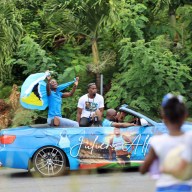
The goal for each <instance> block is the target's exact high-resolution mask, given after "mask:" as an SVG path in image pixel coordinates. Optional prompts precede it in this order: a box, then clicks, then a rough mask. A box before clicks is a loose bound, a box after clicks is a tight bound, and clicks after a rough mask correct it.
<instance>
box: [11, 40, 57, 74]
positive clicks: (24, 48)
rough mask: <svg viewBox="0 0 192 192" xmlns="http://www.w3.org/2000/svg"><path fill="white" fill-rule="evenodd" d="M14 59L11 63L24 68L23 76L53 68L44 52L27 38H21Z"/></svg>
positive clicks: (53, 65)
mask: <svg viewBox="0 0 192 192" xmlns="http://www.w3.org/2000/svg"><path fill="white" fill-rule="evenodd" d="M16 58H17V59H15V60H14V62H13V63H14V64H15V65H20V66H23V67H24V68H25V70H24V71H23V74H32V73H36V72H44V71H46V70H48V69H50V70H52V69H53V67H55V64H53V63H52V60H51V58H50V57H49V56H48V55H47V53H46V52H45V50H43V49H42V48H41V47H40V45H39V44H37V43H36V42H35V41H34V40H33V39H32V38H31V37H29V36H25V37H24V38H23V40H22V43H21V45H20V46H19V49H18V52H17V53H16Z"/></svg>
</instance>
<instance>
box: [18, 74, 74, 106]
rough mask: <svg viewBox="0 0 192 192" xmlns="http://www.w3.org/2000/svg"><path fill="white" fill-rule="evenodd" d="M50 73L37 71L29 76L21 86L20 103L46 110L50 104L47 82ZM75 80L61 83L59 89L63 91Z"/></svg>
mask: <svg viewBox="0 0 192 192" xmlns="http://www.w3.org/2000/svg"><path fill="white" fill-rule="evenodd" d="M47 75H48V73H35V74H32V75H30V76H29V77H27V79H26V80H25V81H24V83H23V85H22V87H21V95H20V103H21V105H22V106H23V107H24V108H26V109H37V110H44V109H46V108H47V106H48V96H47V90H46V82H45V81H44V80H45V79H46V77H47ZM74 82H75V81H71V82H67V83H64V84H61V85H59V86H58V87H57V91H62V90H64V89H65V88H67V87H69V86H70V85H71V84H73V83H74Z"/></svg>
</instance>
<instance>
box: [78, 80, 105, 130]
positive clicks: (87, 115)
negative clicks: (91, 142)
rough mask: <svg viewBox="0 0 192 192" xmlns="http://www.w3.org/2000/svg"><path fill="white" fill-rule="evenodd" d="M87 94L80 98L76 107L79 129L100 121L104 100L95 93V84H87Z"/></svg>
mask: <svg viewBox="0 0 192 192" xmlns="http://www.w3.org/2000/svg"><path fill="white" fill-rule="evenodd" d="M87 88H88V93H87V94H85V95H83V96H82V97H80V99H79V101H78V105H77V122H79V125H80V127H89V126H91V125H92V123H93V122H94V119H96V120H95V121H98V122H99V121H101V118H102V115H103V110H104V99H103V96H102V95H99V94H98V93H97V87H96V84H95V83H89V84H88V87H87Z"/></svg>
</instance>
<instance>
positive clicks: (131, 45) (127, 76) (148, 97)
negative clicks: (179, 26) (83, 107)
mask: <svg viewBox="0 0 192 192" xmlns="http://www.w3.org/2000/svg"><path fill="white" fill-rule="evenodd" d="M169 46H170V42H168V41H167V40H166V39H165V37H164V36H159V37H158V38H156V39H155V40H152V41H151V42H145V41H144V40H138V41H136V42H130V39H123V40H122V41H121V42H120V47H121V48H120V54H121V58H120V63H121V68H120V70H119V73H116V74H114V77H113V81H112V87H111V89H110V91H109V92H108V93H107V94H106V102H107V106H108V107H113V108H114V107H118V106H119V105H121V104H122V103H127V104H128V105H130V106H131V107H134V108H136V109H137V110H142V112H145V113H146V114H148V115H152V116H156V117H157V116H158V109H159V106H160V101H161V99H162V96H163V95H164V94H166V93H169V92H175V93H180V94H182V95H186V90H185V83H186V82H187V81H191V79H192V77H191V76H190V68H189V67H187V66H186V65H184V64H182V63H181V62H179V61H178V56H177V55H174V54H173V53H172V52H171V51H170V50H169ZM186 98H187V99H188V98H189V97H188V96H187V95H186Z"/></svg>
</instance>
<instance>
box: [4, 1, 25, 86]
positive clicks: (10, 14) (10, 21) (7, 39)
mask: <svg viewBox="0 0 192 192" xmlns="http://www.w3.org/2000/svg"><path fill="white" fill-rule="evenodd" d="M22 32H23V29H22V24H21V22H20V15H19V12H18V10H17V9H16V8H15V5H14V4H13V2H12V1H10V0H0V42H1V43H0V80H1V81H2V82H3V83H5V82H6V84H9V83H10V82H11V80H12V76H11V72H12V65H11V63H9V62H7V60H8V59H10V57H11V56H12V55H13V52H14V51H15V50H16V48H17V46H18V43H19V42H20V39H21V37H22Z"/></svg>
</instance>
